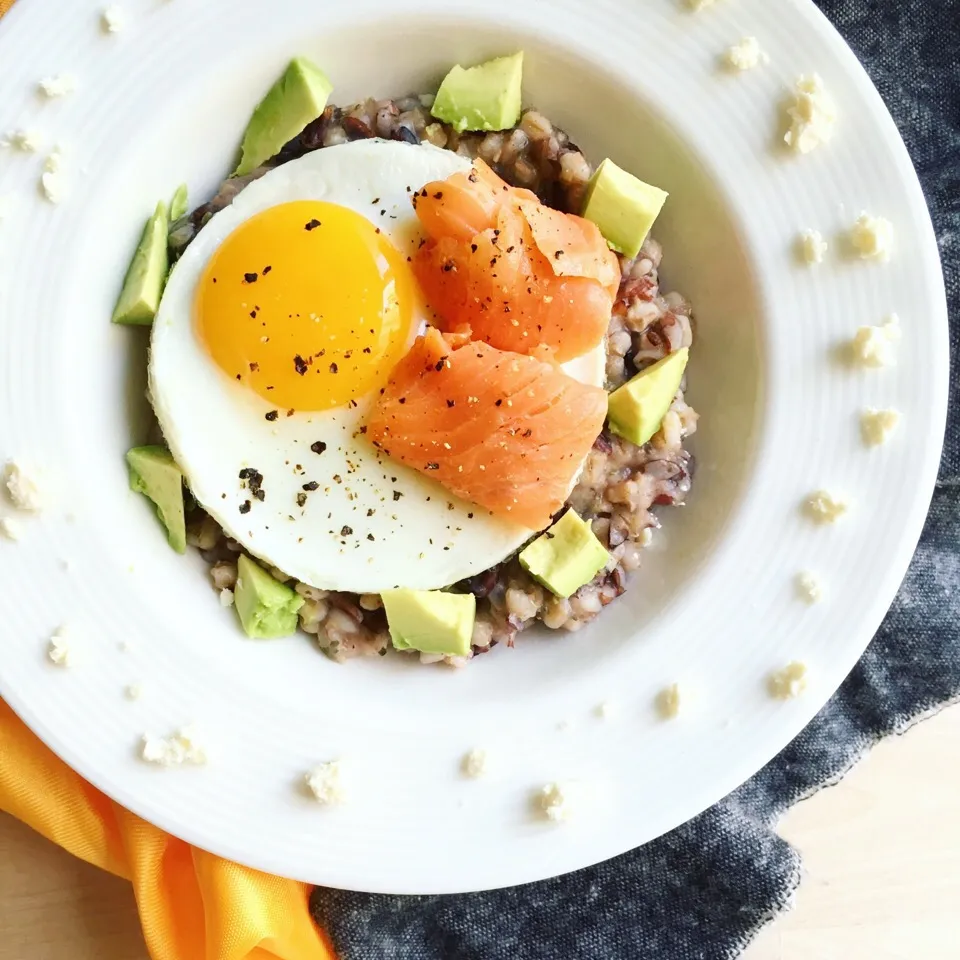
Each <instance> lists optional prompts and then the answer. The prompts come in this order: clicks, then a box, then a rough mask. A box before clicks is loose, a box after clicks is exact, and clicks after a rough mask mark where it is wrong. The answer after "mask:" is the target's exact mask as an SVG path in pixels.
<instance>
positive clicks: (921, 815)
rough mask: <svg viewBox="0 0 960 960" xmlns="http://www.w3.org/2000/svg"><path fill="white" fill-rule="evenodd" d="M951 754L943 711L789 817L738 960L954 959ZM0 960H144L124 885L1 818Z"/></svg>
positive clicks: (959, 826) (954, 715)
mask: <svg viewBox="0 0 960 960" xmlns="http://www.w3.org/2000/svg"><path fill="white" fill-rule="evenodd" d="M958 747H960V709H954V710H947V711H945V712H944V713H942V714H940V715H939V716H937V717H934V718H933V719H931V720H928V721H926V722H925V723H923V724H921V725H919V726H918V727H915V728H914V729H913V730H911V731H910V732H909V733H907V734H906V735H905V736H904V737H902V738H895V739H891V740H887V741H885V742H884V743H882V744H880V745H879V746H878V747H877V748H876V749H875V751H874V753H873V754H872V755H871V756H869V757H868V758H867V759H865V760H864V761H863V762H862V763H861V764H860V765H859V766H858V767H857V768H855V769H854V770H853V772H852V773H850V774H849V775H848V776H847V778H846V779H845V780H844V781H843V782H842V783H841V784H840V785H838V786H836V787H833V788H830V789H828V790H824V791H822V792H820V793H819V794H817V795H816V796H815V797H813V798H812V799H810V800H807V801H805V802H804V803H801V804H799V805H797V806H796V807H794V808H793V810H791V811H790V813H789V814H788V815H787V816H786V817H785V818H784V820H783V822H782V824H781V827H780V832H781V833H782V835H783V836H784V837H786V838H787V839H788V840H790V841H791V842H792V843H794V844H796V846H798V847H799V848H800V850H801V851H802V852H803V854H804V862H805V868H806V876H805V878H804V882H803V884H802V886H801V888H800V890H799V892H798V894H797V898H796V905H795V908H794V910H793V911H792V912H791V913H789V914H787V915H785V916H783V917H781V918H780V919H778V920H776V921H775V922H774V923H772V924H770V925H769V926H768V927H767V928H766V929H765V930H764V931H763V932H762V933H761V934H760V936H759V937H758V938H757V940H756V941H755V942H754V943H753V944H752V945H751V946H750V947H749V948H748V949H747V951H746V952H745V953H744V955H743V958H742V960H861V958H862V960H948V958H949V960H956V958H957V957H958V956H960V947H958V946H957V944H960V909H958V908H957V904H960V815H958V813H960V802H958V800H960V798H958V787H960V776H958V773H957V761H958V757H960V750H958ZM0 960H147V953H146V950H145V948H144V945H143V940H142V937H141V935H140V928H139V925H138V923H137V915H136V910H135V908H134V903H133V896H132V894H131V892H130V888H129V886H128V885H127V884H126V883H125V882H124V881H122V880H118V879H116V878H115V877H111V876H108V875H107V874H105V873H102V872H101V871H99V870H96V869H95V868H93V867H91V866H88V865H87V864H85V863H81V862H80V861H79V860H75V859H74V858H73V857H70V856H69V855H67V854H66V853H64V852H63V851H62V850H60V849H59V848H57V847H55V846H53V845H52V844H50V843H47V842H46V841H45V840H42V839H41V838H40V837H38V836H36V835H35V834H33V833H31V832H30V831H29V830H27V829H26V828H25V827H23V826H22V825H21V824H19V823H17V822H16V821H14V820H13V819H11V818H10V817H7V816H5V815H2V814H0ZM183 960H194V958H183Z"/></svg>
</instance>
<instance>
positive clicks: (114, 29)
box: [100, 3, 127, 33]
mask: <svg viewBox="0 0 960 960" xmlns="http://www.w3.org/2000/svg"><path fill="white" fill-rule="evenodd" d="M100 23H101V25H102V26H103V29H104V30H105V31H106V32H107V33H119V32H120V31H121V30H122V29H123V28H124V27H125V26H126V24H127V17H126V14H125V13H124V12H123V7H121V6H120V4H118V3H114V4H111V5H110V6H109V7H106V8H105V9H104V11H103V13H101V14H100Z"/></svg>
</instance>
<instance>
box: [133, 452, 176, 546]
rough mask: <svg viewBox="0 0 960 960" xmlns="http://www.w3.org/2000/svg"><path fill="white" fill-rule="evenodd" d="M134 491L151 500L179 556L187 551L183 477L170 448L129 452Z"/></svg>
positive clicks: (171, 544)
mask: <svg viewBox="0 0 960 960" xmlns="http://www.w3.org/2000/svg"><path fill="white" fill-rule="evenodd" d="M127 468H128V471H129V475H130V489H131V490H135V491H136V492H137V493H142V494H143V495H144V496H146V497H149V498H150V499H151V500H152V501H153V502H154V504H155V505H156V508H157V516H159V517H160V522H161V523H162V524H163V525H164V527H166V529H167V540H169V541H170V546H171V547H173V549H174V550H176V551H177V553H184V552H185V551H186V549H187V530H186V523H185V521H184V517H183V474H182V473H181V471H180V468H179V467H178V466H177V465H176V463H174V461H173V457H171V456H170V451H169V450H167V448H166V447H160V446H147V447H133V448H132V449H130V450H128V451H127Z"/></svg>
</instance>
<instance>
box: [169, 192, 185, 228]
mask: <svg viewBox="0 0 960 960" xmlns="http://www.w3.org/2000/svg"><path fill="white" fill-rule="evenodd" d="M186 212H187V185H186V184H185V183H181V184H180V186H179V187H177V189H176V190H175V191H174V194H173V197H172V198H171V199H170V222H171V223H173V221H174V220H179V219H180V218H181V217H182V216H183V215H184V214H185V213H186Z"/></svg>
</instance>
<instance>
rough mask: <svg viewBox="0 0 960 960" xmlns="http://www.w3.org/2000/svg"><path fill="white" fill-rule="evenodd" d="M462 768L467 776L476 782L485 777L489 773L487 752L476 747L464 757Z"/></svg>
mask: <svg viewBox="0 0 960 960" xmlns="http://www.w3.org/2000/svg"><path fill="white" fill-rule="evenodd" d="M460 767H461V769H462V770H463V773H464V775H465V776H468V777H472V778H473V779H474V780H475V779H476V778H477V777H482V776H484V775H485V774H486V772H487V751H486V750H483V749H481V748H480V747H475V748H474V749H473V750H471V751H470V752H469V753H468V754H465V755H464V758H463V761H462V762H461V764H460Z"/></svg>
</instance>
